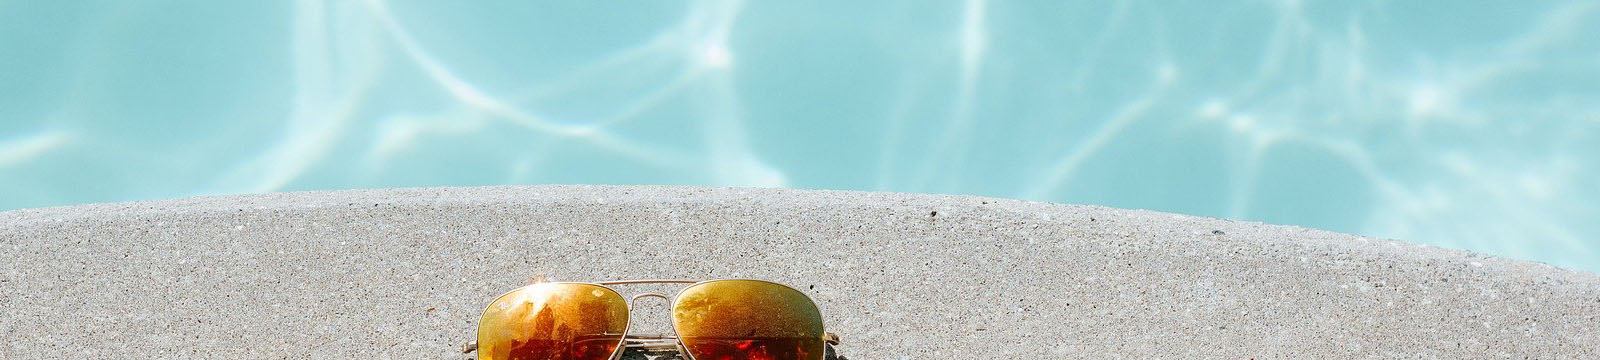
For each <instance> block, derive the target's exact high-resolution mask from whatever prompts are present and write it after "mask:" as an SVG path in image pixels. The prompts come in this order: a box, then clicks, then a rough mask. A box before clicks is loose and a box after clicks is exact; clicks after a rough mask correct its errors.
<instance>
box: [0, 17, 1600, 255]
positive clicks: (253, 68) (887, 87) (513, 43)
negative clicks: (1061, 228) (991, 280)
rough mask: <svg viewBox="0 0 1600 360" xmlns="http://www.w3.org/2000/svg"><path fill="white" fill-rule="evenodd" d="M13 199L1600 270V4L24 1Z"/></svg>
mask: <svg viewBox="0 0 1600 360" xmlns="http://www.w3.org/2000/svg"><path fill="white" fill-rule="evenodd" d="M0 28H3V29H4V31H0V46H3V48H4V49H6V50H7V51H4V52H0V69H3V70H0V209H15V208H26V207H40V206H52V205H64V204H76V203H87V202H106V201H125V200H141V199H158V198H171V197H179V196H191V195H203V194H225V193H244V192H265V191H288V190H307V189H334V188H360V187H396V186H436V185H486V184H523V183H600V184H645V183H648V184H704V185H733V186H786V187H798V188H830V189H859V190H885V191H906V192H932V193H954V194H975V195H987V196H1000V197H1013V198H1023V199H1032V200H1041V201H1053V202H1069V203H1089V204H1101V205H1107V206H1114V207H1124V208H1144V209H1153V210H1160V211H1170V212H1178V213H1185V214H1194V215H1204V216H1217V217H1227V218H1235V219H1246V220H1254V221H1263V222H1270V223H1282V224H1295V225H1303V226H1308V227H1315V228H1322V229H1328V230H1335V231H1342V232H1350V233H1357V234H1365V235H1372V236H1378V237H1387V238H1398V239H1404V240H1408V241H1414V242H1421V243H1428V244H1434V245H1439V246H1446V247H1455V248H1464V249H1471V250H1476V251H1482V252H1487V253H1491V254H1497V255H1503V256H1510V257H1516V258H1523V259H1532V260H1538V261H1544V262H1549V263H1552V264H1557V265H1561V266H1567V267H1574V268H1581V269H1587V270H1591V271H1594V270H1600V261H1597V260H1600V253H1597V252H1596V250H1595V247H1596V246H1600V225H1597V222H1596V221H1594V219H1597V218H1600V205H1596V201H1597V200H1600V187H1597V186H1595V185H1594V184H1597V183H1600V169H1597V167H1600V161H1596V160H1595V159H1597V156H1600V141H1597V140H1600V138H1597V136H1600V85H1597V84H1600V41H1597V40H1593V37H1592V36H1590V37H1585V36H1583V35H1581V34H1584V33H1589V34H1594V33H1600V3H1594V2H1585V1H1552V2H1476V1H1473V2H1455V1H1452V2H1421V1H1418V2H1379V1H1353V2H1303V1H1292V0H1291V1H1195V2H1137V1H1116V2H1091V3H1082V4H1079V3H1064V2H1063V3H1054V2H992V1H981V0H970V1H949V2H923V1H884V2H842V1H830V2H717V1H709V2H684V3H668V2H659V3H633V4H629V6H628V7H606V6H602V5H598V4H591V3H578V2H571V3H542V4H526V3H523V2H492V3H424V2H401V1H394V2H385V1H377V0H372V1H328V2H323V1H311V0H302V1H293V2H259V3H255V2H250V3H246V2H137V3H134V2H127V3H98V2H96V3H91V2H70V1H66V2H5V3H0Z"/></svg>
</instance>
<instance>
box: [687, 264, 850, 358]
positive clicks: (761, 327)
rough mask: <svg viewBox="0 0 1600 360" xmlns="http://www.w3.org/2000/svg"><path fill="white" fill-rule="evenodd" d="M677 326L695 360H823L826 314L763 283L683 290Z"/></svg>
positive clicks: (793, 292)
mask: <svg viewBox="0 0 1600 360" xmlns="http://www.w3.org/2000/svg"><path fill="white" fill-rule="evenodd" d="M672 320H673V327H674V328H676V329H677V331H678V337H679V338H680V339H682V341H683V345H684V347H685V348H687V350H688V351H689V354H691V355H693V356H694V359H695V360H745V359H772V360H819V359H822V356H823V353H822V351H823V335H822V334H823V333H822V313H821V312H819V311H818V310H817V304H816V303H813V302H811V299H810V298H808V297H806V295H805V294H802V293H800V291H798V290H795V289H792V288H789V287H787V286H783V285H779V284H776V283H770V282H765V281H758V280H717V281H710V282H704V283H700V284H697V285H694V286H690V287H689V288H688V289H684V290H683V292H682V293H680V294H679V295H678V300H677V302H676V303H674V304H673V306H672Z"/></svg>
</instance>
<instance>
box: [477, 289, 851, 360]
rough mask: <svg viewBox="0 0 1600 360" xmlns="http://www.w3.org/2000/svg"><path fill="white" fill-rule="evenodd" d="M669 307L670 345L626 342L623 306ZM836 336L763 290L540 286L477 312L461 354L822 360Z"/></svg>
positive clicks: (525, 358)
mask: <svg viewBox="0 0 1600 360" xmlns="http://www.w3.org/2000/svg"><path fill="white" fill-rule="evenodd" d="M624 284H692V285H689V286H688V287H686V288H683V290H680V291H678V294H677V295H675V296H672V297H667V296H666V295H664V294H659V293H644V294H638V295H634V296H633V297H632V298H631V299H624V297H623V296H622V294H621V293H619V292H617V291H616V290H613V289H611V288H610V287H608V286H609V285H624ZM647 297H655V298H661V299H666V300H668V301H670V302H671V303H672V328H673V332H674V333H675V334H676V335H675V336H628V327H629V324H630V321H629V314H630V313H631V310H632V303H633V302H634V301H638V300H639V299H642V298H647ZM838 342H839V340H838V336H836V335H833V334H831V333H827V332H824V331H823V330H822V313H821V312H820V311H819V310H818V309H817V304H816V303H815V302H812V301H811V298H810V297H807V296H806V295H805V294H803V293H801V292H800V291H799V290H795V289H794V288H791V287H788V286H785V285H783V284H779V283H774V282H769V281H762V280H739V279H725V280H708V281H695V280H626V281H604V282H594V283H585V282H548V283H537V284H532V285H528V286H524V287H521V288H518V289H516V290H511V291H510V292H507V293H505V294H504V295H500V297H498V298H495V300H494V301H492V302H490V303H489V306H488V307H487V308H485V309H484V310H483V318H482V319H480V320H479V322H478V341H477V342H476V343H475V344H469V345H468V347H467V348H466V349H465V350H466V351H468V352H470V351H474V350H475V351H477V352H478V359H482V360H512V359H515V360H614V359H620V358H623V357H624V354H625V353H626V354H627V357H628V358H656V357H657V356H660V355H665V354H668V353H673V352H676V353H677V354H681V355H682V356H683V357H684V358H687V359H690V360H742V359H764V360H824V359H830V360H831V359H841V360H842V359H843V358H842V357H837V355H835V354H834V351H833V345H835V344H838Z"/></svg>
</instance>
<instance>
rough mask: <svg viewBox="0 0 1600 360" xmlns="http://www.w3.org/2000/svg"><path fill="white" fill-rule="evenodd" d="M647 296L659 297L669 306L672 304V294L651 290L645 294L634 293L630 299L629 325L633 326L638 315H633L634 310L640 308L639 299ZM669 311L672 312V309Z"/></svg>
mask: <svg viewBox="0 0 1600 360" xmlns="http://www.w3.org/2000/svg"><path fill="white" fill-rule="evenodd" d="M645 298H658V299H661V300H664V301H666V302H667V306H669V307H670V306H672V297H671V296H667V295H666V294H662V293H653V292H651V293H643V294H638V295H634V296H633V298H631V299H628V324H629V327H632V325H633V323H634V320H635V319H636V317H635V316H633V313H634V310H638V309H639V300H643V299H645ZM668 313H669V314H670V311H669V312H668ZM669 316H670V315H669ZM669 328H670V326H669ZM673 330H676V329H673ZM630 332H631V331H630ZM672 332H676V331H672Z"/></svg>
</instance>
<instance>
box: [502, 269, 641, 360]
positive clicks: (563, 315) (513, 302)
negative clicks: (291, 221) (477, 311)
mask: <svg viewBox="0 0 1600 360" xmlns="http://www.w3.org/2000/svg"><path fill="white" fill-rule="evenodd" d="M627 327H628V303H627V301H626V300H623V299H622V295H620V294H617V292H616V291H612V290H611V289H607V288H605V287H601V286H597V285H590V284H577V283H543V284H533V285H528V286H526V287H523V288H520V289H516V290H512V291H511V292H509V293H506V294H505V295H501V296H500V298H498V299H495V300H494V302H492V303H490V304H489V308H488V309H486V310H484V311H483V319H482V320H481V321H479V322H478V358H479V359H484V360H502V359H517V360H606V359H609V358H611V354H613V353H615V352H616V351H617V347H618V346H621V345H622V336H623V333H624V332H626V331H627Z"/></svg>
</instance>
